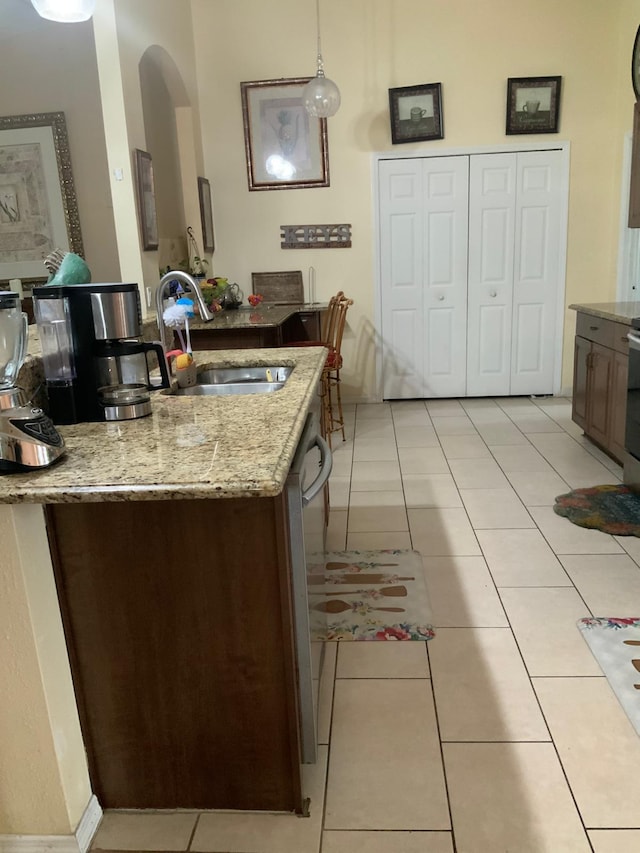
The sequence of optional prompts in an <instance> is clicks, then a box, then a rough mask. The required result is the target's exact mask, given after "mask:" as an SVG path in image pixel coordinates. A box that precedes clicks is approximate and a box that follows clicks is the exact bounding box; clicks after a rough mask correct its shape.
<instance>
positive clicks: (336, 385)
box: [322, 291, 353, 446]
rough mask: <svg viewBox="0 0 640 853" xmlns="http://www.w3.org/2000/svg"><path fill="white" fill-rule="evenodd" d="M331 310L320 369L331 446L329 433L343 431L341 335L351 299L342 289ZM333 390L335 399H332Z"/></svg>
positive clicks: (351, 303) (324, 417) (328, 436)
mask: <svg viewBox="0 0 640 853" xmlns="http://www.w3.org/2000/svg"><path fill="white" fill-rule="evenodd" d="M334 298H335V304H334V305H333V306H332V310H330V311H327V314H328V315H329V316H328V317H327V337H326V341H327V342H328V343H327V344H325V346H328V349H329V355H328V356H327V360H326V362H325V365H324V369H323V371H322V386H323V419H324V427H325V435H326V436H327V438H328V440H329V446H331V434H332V433H334V432H341V433H342V440H343V441H346V436H345V432H344V414H343V411H342V396H341V394H340V370H341V369H342V353H341V348H342V336H343V334H344V327H345V325H346V322H347V311H348V310H349V307H350V306H351V305H353V299H347V297H346V296H345V295H344V293H342V291H341V292H340V293H339V294H337V296H336V297H334ZM334 392H335V399H334Z"/></svg>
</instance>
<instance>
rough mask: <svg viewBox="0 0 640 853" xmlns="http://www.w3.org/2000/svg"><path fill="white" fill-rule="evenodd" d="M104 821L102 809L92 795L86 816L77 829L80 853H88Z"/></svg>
mask: <svg viewBox="0 0 640 853" xmlns="http://www.w3.org/2000/svg"><path fill="white" fill-rule="evenodd" d="M101 820H102V809H101V808H100V803H99V802H98V798H97V797H96V795H95V794H92V795H91V799H90V800H89V802H88V804H87V807H86V809H85V810H84V814H83V815H82V817H81V818H80V823H79V824H78V826H77V828H76V841H77V842H78V850H79V851H80V853H87V850H88V849H89V847H91V842H92V841H93V836H94V835H95V834H96V832H97V830H98V827H99V826H100V821H101Z"/></svg>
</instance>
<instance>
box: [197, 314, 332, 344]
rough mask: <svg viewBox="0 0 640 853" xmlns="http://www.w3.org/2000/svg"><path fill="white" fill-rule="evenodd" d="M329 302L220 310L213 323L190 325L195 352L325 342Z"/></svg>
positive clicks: (211, 321) (198, 321)
mask: <svg viewBox="0 0 640 853" xmlns="http://www.w3.org/2000/svg"><path fill="white" fill-rule="evenodd" d="M326 307H327V305H326V303H320V302H314V303H305V304H300V305H276V304H271V303H268V302H263V303H261V304H260V305H258V306H257V307H255V308H251V307H249V306H242V307H240V308H237V309H232V310H224V311H219V312H218V313H217V314H215V315H214V318H213V320H210V321H208V322H203V321H202V320H198V319H196V320H194V321H193V322H192V323H190V329H191V341H192V345H193V349H194V350H202V349H204V350H211V349H215V350H218V349H238V348H239V349H245V348H247V347H281V346H286V345H287V344H289V343H291V342H293V341H307V340H308V341H319V340H321V331H320V330H321V318H322V314H323V313H324V311H325V310H326Z"/></svg>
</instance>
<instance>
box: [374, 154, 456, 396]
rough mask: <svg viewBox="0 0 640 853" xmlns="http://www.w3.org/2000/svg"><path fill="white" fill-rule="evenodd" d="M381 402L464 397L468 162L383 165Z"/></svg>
mask: <svg viewBox="0 0 640 853" xmlns="http://www.w3.org/2000/svg"><path fill="white" fill-rule="evenodd" d="M379 178H380V233H381V245H380V255H381V256H380V267H381V280H382V295H381V299H382V303H381V316H382V352H383V359H382V360H383V396H384V398H385V399H400V398H404V399H408V398H412V397H458V396H464V394H465V393H466V313H467V235H468V186H467V185H468V157H437V158H423V159H407V160H386V161H381V162H380V174H379Z"/></svg>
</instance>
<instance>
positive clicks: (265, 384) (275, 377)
mask: <svg viewBox="0 0 640 853" xmlns="http://www.w3.org/2000/svg"><path fill="white" fill-rule="evenodd" d="M292 370H293V368H292V367H283V366H275V367H261V366H249V367H214V368H210V369H209V370H202V371H200V372H199V373H198V374H197V379H196V384H195V385H191V386H189V387H188V388H178V389H176V390H175V391H174V392H173V393H174V395H175V396H177V397H201V396H209V395H213V394H220V395H227V396H228V395H235V394H269V393H272V392H273V391H279V390H280V388H282V387H283V386H284V384H285V382H286V381H287V379H288V378H289V376H290V375H291V371H292Z"/></svg>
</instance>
